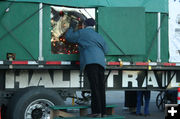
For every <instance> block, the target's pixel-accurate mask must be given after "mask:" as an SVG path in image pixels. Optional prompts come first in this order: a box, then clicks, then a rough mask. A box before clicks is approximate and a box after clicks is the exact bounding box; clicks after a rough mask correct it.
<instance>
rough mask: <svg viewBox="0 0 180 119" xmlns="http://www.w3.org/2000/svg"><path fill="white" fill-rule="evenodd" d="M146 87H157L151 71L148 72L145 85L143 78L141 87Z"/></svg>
mask: <svg viewBox="0 0 180 119" xmlns="http://www.w3.org/2000/svg"><path fill="white" fill-rule="evenodd" d="M146 85H148V86H153V87H159V85H158V83H157V80H156V77H155V75H154V72H153V71H149V72H148V78H147V84H146V77H145V78H144V81H143V85H142V87H146Z"/></svg>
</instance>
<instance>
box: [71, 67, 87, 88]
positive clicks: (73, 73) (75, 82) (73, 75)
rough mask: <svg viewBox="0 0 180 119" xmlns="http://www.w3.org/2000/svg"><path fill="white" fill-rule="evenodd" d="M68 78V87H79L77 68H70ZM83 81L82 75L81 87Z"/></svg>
mask: <svg viewBox="0 0 180 119" xmlns="http://www.w3.org/2000/svg"><path fill="white" fill-rule="evenodd" d="M70 79H71V81H70V87H73V88H75V87H76V88H77V87H80V82H79V81H80V79H79V70H72V71H71V73H70ZM83 81H84V77H82V87H83V85H84V83H83Z"/></svg>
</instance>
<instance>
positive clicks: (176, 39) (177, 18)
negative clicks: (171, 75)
mask: <svg viewBox="0 0 180 119" xmlns="http://www.w3.org/2000/svg"><path fill="white" fill-rule="evenodd" d="M169 55H170V57H169V62H180V0H169Z"/></svg>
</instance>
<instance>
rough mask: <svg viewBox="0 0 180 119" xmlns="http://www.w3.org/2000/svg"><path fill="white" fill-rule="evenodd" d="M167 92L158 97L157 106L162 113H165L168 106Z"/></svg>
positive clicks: (162, 92)
mask: <svg viewBox="0 0 180 119" xmlns="http://www.w3.org/2000/svg"><path fill="white" fill-rule="evenodd" d="M166 102H167V101H166V96H165V92H164V91H161V92H160V93H159V94H158V95H157V97H156V106H157V108H158V109H159V110H160V111H164V109H165V104H166Z"/></svg>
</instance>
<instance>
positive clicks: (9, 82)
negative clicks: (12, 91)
mask: <svg viewBox="0 0 180 119" xmlns="http://www.w3.org/2000/svg"><path fill="white" fill-rule="evenodd" d="M5 78H6V80H5V83H6V84H5V88H14V83H15V82H14V72H13V71H12V70H10V71H8V72H6V76H5Z"/></svg>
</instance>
